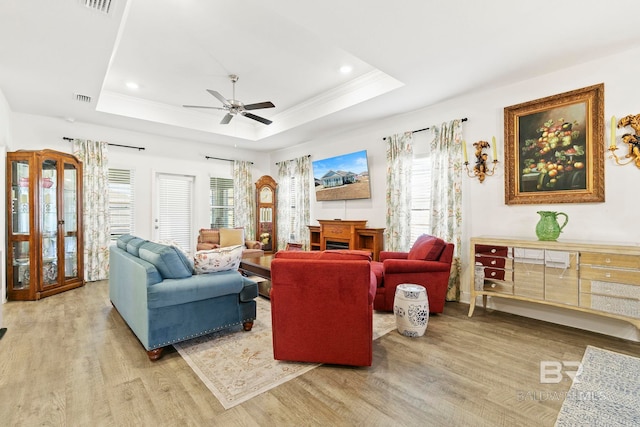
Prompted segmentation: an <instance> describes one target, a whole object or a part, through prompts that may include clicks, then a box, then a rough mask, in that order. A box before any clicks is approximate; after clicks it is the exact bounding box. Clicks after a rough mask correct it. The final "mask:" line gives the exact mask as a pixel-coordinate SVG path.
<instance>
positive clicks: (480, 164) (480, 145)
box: [462, 136, 498, 183]
mask: <svg viewBox="0 0 640 427" xmlns="http://www.w3.org/2000/svg"><path fill="white" fill-rule="evenodd" d="M491 143H492V144H493V161H492V163H493V167H492V168H491V170H489V169H488V168H487V161H488V157H489V156H488V154H486V153H484V152H483V150H484V149H485V148H489V147H491V145H490V144H489V143H488V142H487V141H478V142H474V143H473V146H474V147H475V148H476V151H475V153H473V154H474V156H475V157H476V164H475V165H474V166H473V171H470V170H469V159H468V158H467V143H466V142H464V141H462V150H463V152H464V168H465V169H466V170H467V175H468V176H469V177H470V178H475V177H478V179H479V180H480V182H481V183H482V182H484V178H485V177H487V176H491V175H493V174H494V173H495V172H496V165H497V164H498V153H497V148H496V137H495V136H494V137H493V139H492V140H491Z"/></svg>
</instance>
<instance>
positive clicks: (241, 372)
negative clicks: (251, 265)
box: [174, 298, 396, 409]
mask: <svg viewBox="0 0 640 427" xmlns="http://www.w3.org/2000/svg"><path fill="white" fill-rule="evenodd" d="M256 302H257V318H256V320H255V322H254V324H253V329H252V330H251V331H250V332H243V331H242V326H237V327H234V328H230V329H228V330H225V331H220V332H215V333H212V334H208V335H204V336H202V337H199V338H194V339H192V340H189V341H184V342H182V343H178V344H174V347H175V348H176V349H177V350H178V352H179V353H180V355H181V356H182V357H183V358H184V360H185V361H186V362H187V363H188V364H189V366H191V368H192V369H193V371H194V372H195V373H196V375H198V377H200V379H201V380H202V382H203V383H204V384H205V385H206V386H207V388H209V390H211V392H212V393H213V394H214V396H215V397H216V398H217V399H218V400H219V401H220V403H221V404H222V406H223V407H224V408H225V409H229V408H232V407H233V406H235V405H238V404H240V403H242V402H246V401H247V400H249V399H251V398H252V397H255V396H257V395H259V394H261V393H264V392H265V391H267V390H270V389H272V388H274V387H276V386H278V385H280V384H283V383H285V382H287V381H289V380H291V379H293V378H295V377H297V376H299V375H302V374H304V373H305V372H308V371H310V370H312V369H314V368H316V367H318V366H320V365H319V364H314V363H295V362H283V361H278V360H274V359H273V345H272V341H271V304H270V303H269V301H268V300H266V299H264V298H257V299H256ZM395 328H396V323H395V317H394V315H393V313H379V312H374V315H373V339H374V340H375V339H377V338H379V337H381V336H383V335H385V334H387V333H389V332H390V331H392V330H394V329H395Z"/></svg>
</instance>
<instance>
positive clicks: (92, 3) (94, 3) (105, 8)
mask: <svg viewBox="0 0 640 427" xmlns="http://www.w3.org/2000/svg"><path fill="white" fill-rule="evenodd" d="M82 1H83V3H84V5H85V6H86V7H88V8H89V9H93V10H96V11H98V12H102V13H104V14H106V15H108V14H109V9H111V0H82Z"/></svg>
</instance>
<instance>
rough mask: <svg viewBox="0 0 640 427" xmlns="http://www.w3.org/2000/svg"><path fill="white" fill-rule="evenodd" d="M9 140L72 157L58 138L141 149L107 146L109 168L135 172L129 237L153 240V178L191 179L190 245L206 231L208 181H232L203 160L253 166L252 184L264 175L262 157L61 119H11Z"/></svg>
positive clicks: (228, 166)
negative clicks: (133, 213)
mask: <svg viewBox="0 0 640 427" xmlns="http://www.w3.org/2000/svg"><path fill="white" fill-rule="evenodd" d="M12 124H13V129H14V134H15V137H14V139H13V141H12V143H11V144H10V146H9V147H8V151H15V150H20V149H22V150H40V149H44V148H49V149H54V150H58V151H62V152H66V153H71V152H72V143H71V142H69V141H66V140H63V139H62V138H63V137H70V138H82V139H90V140H94V141H106V142H109V143H112V144H120V145H128V146H135V147H144V148H145V150H142V151H140V150H135V149H131V148H124V147H116V146H109V165H110V166H111V167H114V168H125V169H133V170H134V171H135V195H136V219H135V234H136V235H138V236H140V237H142V238H145V239H152V238H153V220H154V218H153V209H152V200H153V199H152V194H153V192H154V185H155V184H154V183H155V180H154V176H155V175H156V173H168V174H180V175H189V176H194V177H195V197H194V199H195V200H194V207H193V210H194V215H195V218H194V224H195V230H194V233H193V234H194V239H195V237H196V234H197V230H198V229H199V228H202V227H209V225H210V217H209V177H210V176H218V177H229V178H231V176H232V163H231V162H228V161H220V160H207V159H206V158H205V156H212V157H220V158H224V159H238V160H248V161H252V162H254V165H253V166H254V167H253V172H252V173H253V177H254V179H255V180H257V179H258V178H259V177H260V176H262V175H264V174H265V173H266V172H265V171H268V162H267V159H268V156H265V155H264V154H262V155H261V154H259V153H256V152H253V151H247V150H241V149H235V148H226V147H218V146H214V145H208V144H203V143H198V142H192V141H183V140H177V139H172V138H165V137H162V136H157V135H150V134H145V133H139V132H132V131H127V130H122V129H115V128H109V127H104V126H96V125H91V124H86V123H77V122H76V123H69V122H67V121H65V120H63V119H56V118H50V117H43V116H36V115H28V114H17V113H14V114H13V116H12Z"/></svg>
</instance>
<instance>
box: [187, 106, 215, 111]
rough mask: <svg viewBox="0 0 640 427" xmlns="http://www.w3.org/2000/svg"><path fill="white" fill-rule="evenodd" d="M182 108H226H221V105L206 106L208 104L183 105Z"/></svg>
mask: <svg viewBox="0 0 640 427" xmlns="http://www.w3.org/2000/svg"><path fill="white" fill-rule="evenodd" d="M183 107H184V108H206V109H209V110H222V111H226V108H222V107H208V106H204V105H183Z"/></svg>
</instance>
